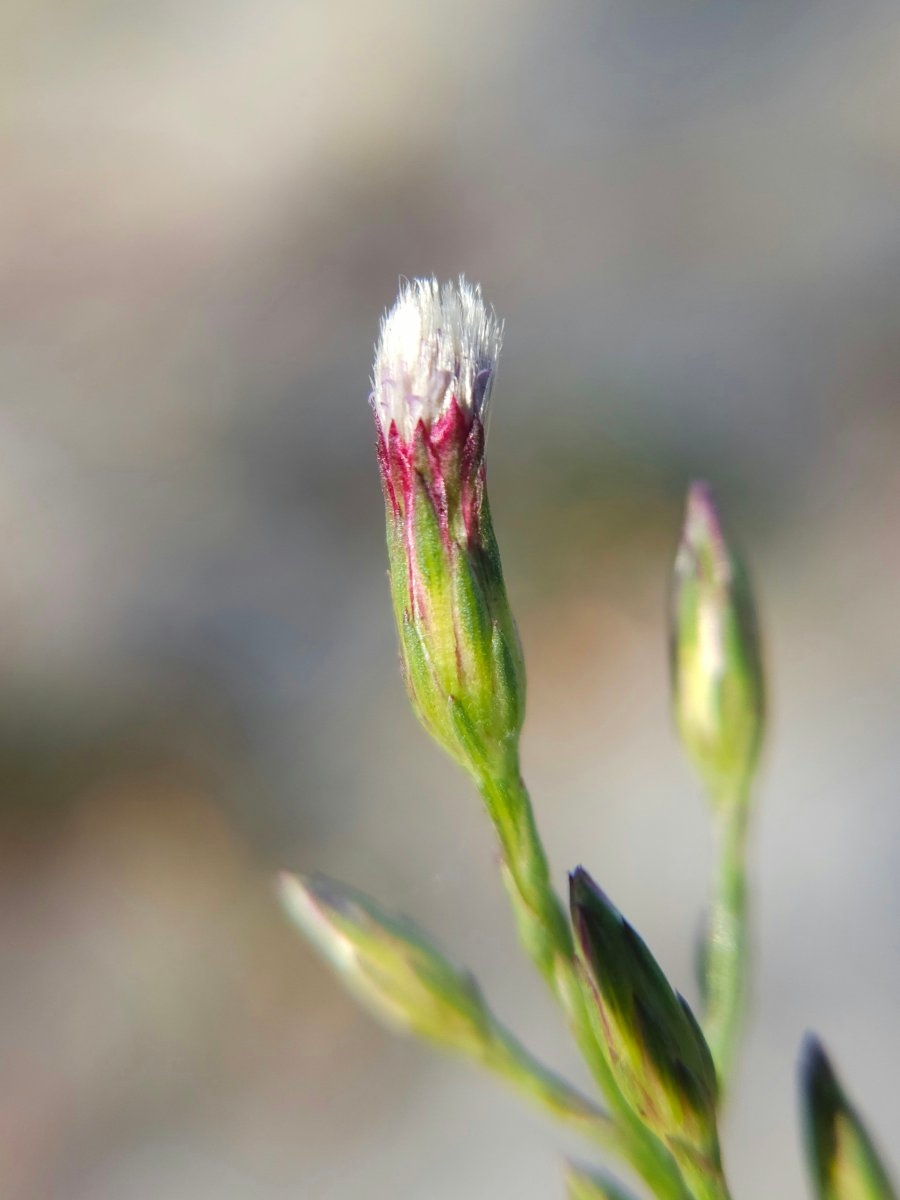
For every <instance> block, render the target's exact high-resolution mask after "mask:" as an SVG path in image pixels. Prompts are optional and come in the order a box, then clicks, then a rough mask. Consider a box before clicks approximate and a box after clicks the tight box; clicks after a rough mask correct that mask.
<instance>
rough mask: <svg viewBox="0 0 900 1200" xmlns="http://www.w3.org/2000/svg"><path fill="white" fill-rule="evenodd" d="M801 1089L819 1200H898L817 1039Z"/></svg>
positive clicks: (804, 1061)
mask: <svg viewBox="0 0 900 1200" xmlns="http://www.w3.org/2000/svg"><path fill="white" fill-rule="evenodd" d="M800 1088H801V1101H802V1105H803V1120H804V1125H805V1133H806V1146H807V1154H808V1157H809V1165H810V1171H811V1173H812V1176H813V1180H814V1182H815V1187H816V1193H817V1195H818V1196H819V1200H896V1192H895V1191H894V1188H893V1186H892V1184H891V1182H890V1180H889V1179H888V1177H887V1172H886V1171H885V1169H884V1167H883V1166H882V1164H881V1162H880V1161H879V1158H878V1154H877V1153H876V1150H875V1147H874V1145H873V1144H872V1141H871V1139H870V1137H869V1135H868V1133H867V1132H866V1129H865V1126H864V1125H863V1123H862V1121H861V1120H860V1117H859V1115H858V1114H857V1112H856V1111H855V1109H854V1108H853V1107H852V1105H851V1104H850V1102H849V1101H848V1099H847V1097H846V1096H845V1095H844V1092H843V1090H842V1088H841V1085H840V1083H839V1082H838V1079H837V1076H836V1075H835V1073H834V1070H833V1069H832V1066H831V1064H830V1063H829V1061H828V1058H827V1057H826V1054H825V1051H824V1049H823V1047H822V1045H821V1043H820V1042H819V1041H818V1039H817V1038H814V1037H808V1038H807V1040H806V1043H805V1045H804V1047H803V1053H802V1057H801V1063H800Z"/></svg>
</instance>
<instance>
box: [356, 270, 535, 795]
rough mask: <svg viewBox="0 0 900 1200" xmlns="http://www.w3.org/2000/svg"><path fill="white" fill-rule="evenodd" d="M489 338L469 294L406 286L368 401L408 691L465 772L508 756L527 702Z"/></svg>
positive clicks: (386, 328)
mask: <svg viewBox="0 0 900 1200" xmlns="http://www.w3.org/2000/svg"><path fill="white" fill-rule="evenodd" d="M501 335H502V327H501V326H500V324H499V323H498V321H497V320H496V318H495V316H494V314H493V312H492V311H489V310H488V309H487V308H485V305H484V302H483V301H482V299H481V291H480V289H479V288H477V287H474V288H473V287H471V286H470V285H469V284H467V283H466V282H465V281H464V280H462V279H461V280H460V281H459V284H458V286H454V285H452V284H445V285H444V286H443V287H442V288H439V286H438V284H437V282H436V281H435V280H421V279H419V280H415V281H414V282H413V283H411V284H406V285H405V286H404V287H403V288H402V290H401V292H400V295H399V297H398V299H397V301H396V303H395V305H394V307H393V308H392V309H391V310H390V312H388V313H387V314H386V316H385V317H384V320H383V321H382V326H381V336H380V339H379V343H378V348H377V351H376V355H375V367H374V374H373V381H372V384H373V391H372V396H371V404H372V409H373V411H374V414H375V421H376V426H377V433H378V460H379V465H380V469H381V481H382V488H383V491H384V499H385V506H386V510H387V543H388V557H389V563H390V578H391V592H392V596H393V602H394V614H395V617H396V620H397V629H398V632H399V635H400V651H401V659H402V662H403V672H404V676H405V679H406V686H407V690H408V692H409V696H410V699H411V701H412V705H413V708H414V709H415V711H416V713H417V715H418V717H419V719H420V720H421V722H422V724H423V725H424V726H425V728H426V729H427V730H428V731H429V733H431V734H432V736H433V737H434V738H435V739H436V740H437V741H438V742H439V743H440V744H441V745H442V746H443V747H444V749H445V750H447V751H448V752H449V753H450V754H451V755H453V757H454V758H456V759H457V760H458V761H460V762H461V763H462V764H463V765H464V766H466V767H468V768H469V769H470V770H472V771H473V772H474V773H475V774H476V775H483V774H484V771H485V765H486V764H488V763H491V762H494V761H496V760H497V758H498V757H503V758H508V756H509V755H510V754H511V753H512V754H514V753H515V750H516V747H517V744H518V736H519V732H520V730H521V727H522V720H523V717H524V706H525V672H524V664H523V662H522V653H521V649H520V645H519V639H518V635H517V633H516V627H515V624H514V622H513V618H512V614H511V613H510V609H509V604H508V601H507V599H506V589H505V587H504V584H503V574H502V571H501V568H500V555H499V552H498V549H497V543H496V541H495V538H494V532H493V527H492V525H491V517H490V510H489V508H488V500H487V489H486V484H485V468H484V439H485V419H486V415H487V405H488V401H489V398H490V393H491V387H492V384H493V379H494V373H495V371H496V366H497V357H498V355H499V353H500V341H501Z"/></svg>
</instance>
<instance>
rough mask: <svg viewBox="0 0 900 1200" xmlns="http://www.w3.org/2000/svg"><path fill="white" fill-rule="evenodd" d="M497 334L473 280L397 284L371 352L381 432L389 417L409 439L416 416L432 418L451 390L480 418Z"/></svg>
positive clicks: (499, 331)
mask: <svg viewBox="0 0 900 1200" xmlns="http://www.w3.org/2000/svg"><path fill="white" fill-rule="evenodd" d="M502 339H503V324H502V322H500V321H498V320H497V317H496V315H495V313H494V310H493V309H492V308H487V307H486V306H485V303H484V301H483V300H482V298H481V288H480V286H478V285H477V284H476V285H474V286H473V285H472V284H470V283H467V282H466V281H465V279H464V278H462V277H460V280H459V283H458V284H453V283H445V284H444V285H443V287H441V286H439V284H438V282H437V280H436V279H414V280H413V281H412V282H411V283H410V282H406V283H404V284H403V286H402V287H401V289H400V295H399V296H398V297H397V300H396V302H395V304H394V307H393V308H392V309H390V311H388V312H387V313H385V315H384V317H383V318H382V321H381V334H380V337H379V339H378V346H377V348H376V351H375V368H374V373H373V379H372V397H371V400H372V407H373V409H374V410H375V415H376V417H377V418H378V421H379V424H380V425H381V428H382V430H383V432H384V433H385V434H387V432H388V430H389V429H390V427H391V422H392V421H394V422H396V425H397V431H398V433H399V434H400V436H401V437H402V438H403V439H404V441H409V440H410V439H411V438H412V436H413V433H414V432H415V429H416V426H417V424H418V423H419V421H420V420H421V421H424V423H425V425H426V426H430V425H432V424H434V422H435V421H437V420H439V419H440V417H442V416H443V415H444V414H445V413H446V412H447V411H448V409H449V408H450V405H451V403H452V401H453V398H454V397H455V398H456V402H457V404H458V405H459V407H460V409H461V410H462V412H463V413H464V414H465V415H467V416H472V415H474V416H478V417H480V418H481V419H482V420H484V417H485V409H486V407H487V403H488V399H489V397H490V391H491V385H492V383H493V377H494V372H495V370H496V366H497V359H498V357H499V355H500V344H501V342H502Z"/></svg>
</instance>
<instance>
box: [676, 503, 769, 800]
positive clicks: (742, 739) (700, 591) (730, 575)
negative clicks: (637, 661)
mask: <svg viewBox="0 0 900 1200" xmlns="http://www.w3.org/2000/svg"><path fill="white" fill-rule="evenodd" d="M669 636H670V657H671V676H672V700H673V706H674V710H675V721H676V724H677V726H678V731H679V733H680V735H681V739H682V741H683V742H684V745H685V748H686V750H687V752H688V755H689V756H690V758H691V760H692V761H693V763H694V766H695V767H696V769H697V770H698V772H699V773H700V775H701V776H702V778H703V780H704V782H705V783H706V785H707V787H708V788H709V790H710V792H711V794H712V795H713V796H714V797H717V796H721V795H723V794H731V793H733V792H734V790H735V789H738V788H740V787H742V786H743V785H744V784H746V783H747V782H748V781H749V779H750V777H751V775H752V772H753V770H754V768H755V766H756V761H757V758H758V756H759V750H760V746H761V743H762V735H763V711H764V696H763V671H762V661H761V655H760V644H759V634H758V629H757V619H756V612H755V608H754V604H753V597H752V594H751V591H750V585H749V583H748V580H747V576H746V573H745V571H744V569H743V567H742V565H741V563H740V561H739V560H738V559H737V557H736V556H735V554H734V553H733V551H732V550H731V549H730V547H729V546H728V544H727V542H726V541H725V536H724V534H723V532H722V526H721V524H720V522H719V516H718V513H717V511H716V507H715V504H714V503H713V498H712V494H711V492H710V489H709V487H708V486H707V485H706V484H705V483H694V484H692V485H691V488H690V490H689V492H688V499H687V510H686V513H685V519H684V528H683V531H682V535H681V543H680V545H679V547H678V555H677V557H676V559H675V573H674V582H673V589H672V604H671V625H670V635H669Z"/></svg>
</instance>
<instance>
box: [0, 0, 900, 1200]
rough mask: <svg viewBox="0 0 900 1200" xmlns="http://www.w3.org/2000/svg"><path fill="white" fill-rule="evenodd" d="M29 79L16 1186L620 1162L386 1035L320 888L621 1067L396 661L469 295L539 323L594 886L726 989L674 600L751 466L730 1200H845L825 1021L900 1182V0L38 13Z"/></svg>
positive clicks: (548, 782) (17, 553) (558, 765)
mask: <svg viewBox="0 0 900 1200" xmlns="http://www.w3.org/2000/svg"><path fill="white" fill-rule="evenodd" d="M0 62H2V74H0V99H2V103H0V372H2V379H3V395H2V400H0V546H2V555H0V681H2V689H0V804H2V809H0V980H2V987H0V1080H2V1084H0V1087H2V1091H0V1195H2V1197H3V1198H4V1200H151V1198H152V1200H206V1198H207V1197H208V1198H210V1200H212V1198H213V1197H215V1200H287V1198H288V1197H292V1198H298V1197H303V1198H304V1200H306V1198H309V1200H349V1198H350V1197H355V1196H358V1195H364V1196H366V1197H367V1200H381V1198H383V1200H394V1198H395V1197H404V1198H405V1197H411V1198H414V1200H451V1198H458V1197H463V1196H464V1197H466V1198H467V1200H478V1198H480V1197H484V1198H485V1200H486V1198H487V1197H495V1196H498V1195H502V1196H517V1197H521V1198H523V1200H524V1198H526V1197H528V1198H531V1197H534V1198H535V1200H537V1198H538V1197H546V1196H557V1195H560V1194H561V1184H560V1181H559V1158H560V1152H561V1150H569V1151H572V1150H575V1151H578V1150H579V1149H580V1148H579V1147H577V1146H574V1145H572V1144H571V1143H570V1142H569V1141H568V1140H567V1139H565V1138H562V1137H561V1136H560V1135H559V1134H558V1133H557V1131H554V1130H552V1129H549V1128H546V1127H545V1126H544V1125H543V1124H542V1123H541V1121H540V1120H539V1119H538V1118H537V1117H535V1116H534V1115H533V1114H531V1113H529V1112H527V1111H524V1110H523V1109H521V1108H520V1107H519V1105H518V1104H517V1102H516V1101H514V1100H513V1099H511V1098H509V1097H507V1096H505V1095H504V1094H503V1093H502V1092H501V1091H500V1090H499V1089H498V1088H497V1087H496V1086H495V1085H494V1084H493V1083H491V1082H490V1081H484V1080H482V1079H481V1078H480V1077H478V1076H476V1075H475V1074H474V1073H472V1072H471V1071H469V1070H468V1069H467V1068H466V1067H465V1066H464V1065H461V1064H457V1063H453V1062H447V1061H445V1060H443V1059H440V1058H437V1057H435V1056H434V1055H433V1054H431V1052H429V1051H428V1050H426V1049H423V1048H420V1047H418V1046H415V1045H412V1044H410V1043H407V1042H403V1041H397V1040H394V1039H393V1038H391V1037H390V1036H388V1035H387V1034H385V1033H382V1032H381V1031H380V1030H379V1029H377V1028H376V1027H375V1026H374V1025H372V1023H371V1022H370V1021H369V1019H368V1018H367V1017H365V1016H364V1015H363V1014H361V1013H360V1012H358V1011H357V1009H356V1008H355V1007H354V1005H353V1004H352V1003H351V1002H350V1000H349V999H347V998H346V997H345V996H344V994H343V993H342V992H341V991H340V989H339V988H338V986H337V985H336V984H335V983H334V982H333V980H332V979H331V977H330V976H329V974H328V972H327V970H326V969H325V968H324V967H323V966H322V965H320V963H319V962H318V960H316V959H315V957H314V956H313V954H312V953H311V952H310V951H308V950H307V948H306V947H305V946H304V945H303V944H301V943H300V942H299V941H298V940H297V939H296V937H295V936H294V935H293V934H292V932H291V931H290V930H289V929H288V928H287V926H286V925H285V922H284V920H283V919H282V918H281V916H280V914H279V912H278V910H277V907H276V905H275V903H274V901H273V898H272V893H271V879H272V876H273V874H274V872H275V871H276V870H278V869H280V868H283V867H288V868H292V869H299V870H321V871H325V872H327V873H330V874H333V875H335V876H337V877H339V878H342V879H345V880H346V881H348V882H351V883H353V884H354V885H356V886H358V887H360V888H363V889H366V890H368V891H370V892H371V893H372V894H373V895H375V896H376V897H377V898H378V899H379V900H380V901H381V902H382V903H383V904H385V905H387V906H389V907H396V908H399V909H402V910H404V911H405V912H407V913H408V914H409V915H411V916H413V917H415V918H416V919H417V920H419V921H420V923H422V924H423V925H425V926H426V927H427V928H428V929H430V930H431V931H432V932H433V933H434V934H435V936H436V937H437V939H438V940H439V942H440V943H441V944H442V945H443V946H444V947H445V948H446V949H447V950H448V951H449V952H451V953H452V954H453V955H454V956H455V957H456V958H457V959H459V960H460V961H463V962H466V963H467V964H468V965H470V966H472V967H473V968H475V969H476V970H477V972H478V974H479V976H480V978H481V979H482V980H483V982H484V985H485V989H486V991H487V992H488V995H489V996H490V998H491V999H492V1001H493V1002H494V1003H495V1006H496V1007H497V1008H498V1010H499V1011H500V1012H501V1013H502V1014H503V1015H504V1016H505V1017H506V1018H507V1019H508V1021H509V1023H510V1024H511V1025H512V1026H513V1027H514V1028H515V1029H516V1030H517V1032H518V1033H520V1034H521V1035H522V1036H523V1037H526V1038H527V1039H529V1040H530V1041H531V1042H532V1043H533V1044H534V1046H535V1048H536V1049H537V1050H538V1051H539V1052H540V1053H541V1054H542V1055H543V1056H545V1057H546V1058H547V1059H548V1060H550V1061H553V1062H554V1063H555V1064H557V1065H558V1066H560V1067H564V1068H569V1069H571V1070H572V1071H573V1073H575V1074H576V1075H577V1073H578V1069H579V1068H578V1065H577V1063H576V1062H575V1060H574V1056H573V1052H572V1050H571V1048H570V1047H569V1045H568V1043H567V1041H566V1038H565V1036H564V1034H563V1032H562V1031H561V1029H560V1028H559V1022H558V1020H557V1018H556V1015H555V1013H554V1011H553V1009H552V1007H551V1005H550V1003H549V1001H548V1000H547V999H546V997H545V996H544V995H543V993H542V990H541V987H540V985H539V983H538V982H537V981H536V980H534V979H533V978H532V976H531V974H530V972H529V969H528V967H527V965H526V964H525V963H524V961H522V959H521V956H520V955H519V953H518V951H517V949H516V947H515V944H514V938H513V934H512V929H511V921H510V918H509V915H508V913H507V912H506V910H505V907H504V902H503V898H502V896H501V894H500V887H499V885H498V882H497V879H496V874H495V870H494V864H493V860H492V846H491V839H490V835H489V831H488V829H487V827H486V823H485V822H484V820H483V819H482V816H481V814H480V812H479V809H478V804H477V801H476V799H475V798H474V797H473V796H472V795H471V794H470V789H469V788H468V785H467V783H466V781H465V780H464V779H463V778H462V777H461V776H460V775H459V774H458V773H457V772H456V770H455V769H454V768H453V767H452V766H451V765H450V764H449V763H445V762H444V761H442V759H441V758H440V756H439V754H438V753H437V751H436V750H434V749H432V747H431V746H430V745H429V744H428V743H427V741H426V739H425V736H424V735H423V734H422V733H421V732H420V731H419V730H418V728H417V727H416V725H415V723H414V720H413V718H412V716H411V715H410V714H409V712H408V710H407V706H406V702H405V698H404V695H403V691H402V685H401V683H400V680H399V674H398V670H397V663H396V653H395V647H394V632H393V628H392V625H391V615H390V606H389V598H388V593H387V586H386V582H385V575H384V571H385V560H384V552H383V530H382V512H381V501H380V497H379V491H378V481H377V475H376V470H375V465H374V459H373V454H372V444H373V431H372V427H371V417H370V414H369V413H368V411H367V408H366V403H365V401H366V395H367V391H368V383H367V377H368V372H369V369H370V358H371V352H372V343H373V340H374V337H375V335H376V332H377V322H378V317H379V315H380V313H381V311H382V310H383V309H384V307H385V306H386V305H388V304H389V303H390V302H391V300H392V298H393V296H394V294H395V291H396V287H397V282H398V278H399V277H400V276H414V275H417V274H424V273H432V272H433V273H436V274H437V275H439V276H440V277H445V278H446V277H454V276H457V275H458V274H460V273H461V272H464V273H465V274H466V275H467V276H468V277H469V278H471V279H474V280H479V281H480V282H481V283H482V284H483V287H484V291H485V295H486V297H487V298H488V299H489V300H490V301H491V302H493V304H494V305H495V306H496V308H497V310H498V312H499V314H500V315H501V316H503V317H504V318H505V320H506V330H507V334H506V344H505V350H504V356H503V361H502V365H501V370H500V374H499V378H498V382H497V387H496V390H495V410H494V416H493V422H492V430H491V446H490V452H489V454H490V479H491V494H492V504H493V509H494V515H495V521H496V524H497V529H498V535H499V537H500V540H501V546H502V549H503V553H504V563H505V569H506V574H507V581H508V585H509V590H510V594H511V597H512V601H513V605H514V608H515V610H516V613H517V615H518V618H519V621H520V625H521V630H522V635H523V641H524V644H525V650H526V657H527V661H528V667H529V687H530V692H529V719H528V724H527V728H526V735H525V745H524V753H525V765H526V771H527V775H528V778H529V781H530V783H531V786H532V790H533V793H534V796H535V802H536V806H537V809H538V816H539V819H540V822H541V826H542V828H543V830H544V832H545V835H546V840H547V844H548V850H549V852H550V856H551V859H552V862H553V867H554V873H555V875H556V877H557V879H558V880H559V882H560V885H562V883H563V881H564V871H565V869H566V868H568V867H570V866H573V865H574V864H575V863H576V862H583V863H584V864H585V865H586V866H588V868H589V869H590V870H591V871H592V872H593V873H594V874H595V875H596V876H597V877H598V878H599V879H600V880H601V881H602V882H603V884H604V886H605V887H606V888H607V890H608V891H609V892H610V893H611V895H612V896H613V897H614V899H615V900H616V901H617V903H618V904H620V906H621V907H623V908H624V909H625V911H626V912H627V913H628V915H629V916H630V917H631V918H632V920H633V921H634V923H635V924H636V925H637V926H638V927H639V928H640V929H641V930H642V932H643V933H644V935H645V936H646V937H647V939H648V941H649V942H650V944H651V945H652V946H653V947H654V948H655V949H656V951H657V952H658V954H659V956H660V958H661V959H662V961H663V963H664V965H665V966H666V968H667V970H669V971H670V973H671V975H672V977H673V979H674V981H675V982H676V983H677V984H678V986H680V987H681V988H682V989H683V990H685V991H686V992H687V993H688V994H689V995H691V996H693V995H694V991H693V986H692V982H691V954H692V950H691V944H692V940H693V935H694V932H695V930H696V927H697V922H698V919H699V914H700V911H701V908H702V903H703V897H704V895H705V888H706V875H707V872H708V869H709V853H710V835H709V830H708V825H707V820H706V814H705V811H704V808H703V804H702V802H701V800H700V799H699V796H698V794H697V789H696V787H695V784H694V782H693V780H692V779H691V777H690V775H689V773H688V770H687V767H686V766H685V765H684V763H683V761H682V759H681V756H680V754H679V751H678V747H677V745H676V744H675V740H674V737H673V735H672V733H671V731H670V728H669V721H668V713H667V698H666V678H665V651H664V628H663V599H664V595H665V589H666V581H667V575H668V570H669V567H670V564H671V560H672V557H673V554H674V547H675V541H676V537H677V529H678V522H679V517H680V504H681V499H682V495H683V491H684V488H685V486H686V484H687V482H688V480H689V479H690V478H691V477H693V476H694V475H703V476H705V477H707V478H709V479H710V480H711V481H712V483H713V486H714V487H715V489H716V490H717V493H718V495H719V497H720V500H721V502H722V505H723V509H724V512H725V517H726V521H727V524H728V526H729V528H730V529H731V530H732V532H733V533H734V534H735V536H736V538H737V540H738V541H739V542H740V543H741V545H742V546H743V549H744V551H745V553H746V555H747V557H748V558H749V560H750V562H751V565H752V567H753V569H754V570H753V573H754V576H755V579H756V585H757V590H758V592H759V598H760V607H761V610H762V617H763V623H764V626H765V630H766V633H767V643H768V645H767V649H768V658H769V664H770V673H771V689H770V690H771V698H772V703H771V710H772V721H771V736H770V741H769V749H768V755H767V761H766V765H765V772H764V778H763V783H762V787H761V789H760V797H759V800H760V809H759V815H758V821H757V828H756V840H755V844H754V868H755V872H754V878H755V899H756V928H755V942H756V975H755V982H754V994H753V1007H752V1015H751V1021H750V1028H749V1031H748V1043H747V1053H746V1057H745V1062H744V1067H743V1069H742V1072H741V1075H740V1079H739V1086H738V1090H737V1093H736V1096H735V1100H734V1103H733V1105H732V1107H731V1110H730V1112H729V1122H728V1129H727V1135H726V1148H727V1153H728V1157H729V1161H730V1163H731V1171H732V1175H733V1180H734V1189H735V1195H736V1196H737V1197H740V1196H752V1195H758V1196H763V1195H769V1196H775V1195H778V1196H800V1195H803V1194H805V1193H804V1188H805V1183H804V1182H803V1180H802V1175H801V1164H800V1152H799V1144H798V1136H797V1128H796V1125H797V1122H796V1119H795V1107H796V1103H795V1094H794V1092H795V1086H794V1073H795V1060H796V1053H797V1049H798V1046H799V1041H800V1038H801V1036H802V1033H803V1032H804V1030H805V1029H807V1028H809V1027H812V1028H815V1029H816V1030H817V1031H818V1032H819V1033H820V1034H821V1036H822V1037H823V1039H824V1040H825V1042H826V1044H827V1045H828V1046H829V1047H830V1048H831V1049H832V1051H833V1053H834V1056H835V1059H836V1062H837V1065H838V1067H839V1069H840V1070H841V1071H842V1073H843V1075H844V1078H845V1082H846V1084H847V1087H848V1090H849V1091H850V1092H851V1093H852V1094H853V1095H854V1096H855V1097H856V1098H857V1099H858V1101H859V1104H860V1107H861V1108H862V1109H863V1111H864V1112H865V1113H867V1114H868V1115H869V1117H870V1118H871V1123H872V1125H873V1128H874V1130H875V1132H876V1134H877V1135H880V1137H881V1139H882V1141H883V1142H884V1143H885V1145H887V1146H888V1147H890V1148H891V1149H893V1147H891V1146H890V1140H891V1135H892V1133H893V1131H894V1130H895V1129H897V1128H898V1127H900V1100H898V1097H897V1092H896V1088H895V1087H894V1086H893V1082H894V1080H895V1078H896V1077H897V1076H898V1074H900V1033H898V1027H897V1012H898V1007H900V933H898V930H900V889H898V883H897V880H898V878H900V784H898V779H900V769H898V768H900V750H898V745H900V743H898V737H897V729H898V728H900V631H898V625H897V613H898V611H900V566H898V563H900V558H898V554H897V540H898V539H897V530H898V528H900V475H898V471H897V465H896V464H897V461H898V453H900V336H898V333H900V200H898V197H900V14H898V12H897V9H896V6H895V5H894V4H892V3H888V2H887V0H862V2H861V3H858V4H855V5H852V6H847V5H842V4H839V3H837V0H825V2H824V3H818V4H813V3H811V2H810V0H800V2H798V3H793V4H792V3H787V4H785V3H783V2H781V3H776V2H775V0H758V2H755V3H753V4H747V3H746V2H743V0H742V2H738V0H600V2H594V0H591V2H587V0H562V2H560V3H554V4H550V3H548V2H546V0H544V2H542V0H498V2H497V3H495V4H477V3H474V0H460V3H458V4H456V5H455V6H453V7H452V8H448V7H447V6H446V5H443V4H441V5H439V4H436V3H430V2H425V3H415V2H414V0H381V2H379V3H374V4H366V3H364V2H363V0H299V2H298V0H257V3H255V4H252V5H251V4H243V3H237V2H236V0H218V2H217V3H211V2H210V0H180V2H178V3H175V2H170V0H163V2H161V3H157V4H152V5H147V4H137V3H134V2H133V0H132V2H129V0H105V2H102V0H75V2H70V3H61V2H60V0H7V3H6V4H5V5H4V6H3V9H2V10H0ZM895 1161H897V1160H896V1154H895Z"/></svg>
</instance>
